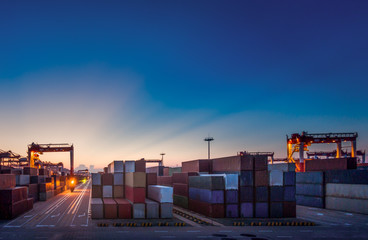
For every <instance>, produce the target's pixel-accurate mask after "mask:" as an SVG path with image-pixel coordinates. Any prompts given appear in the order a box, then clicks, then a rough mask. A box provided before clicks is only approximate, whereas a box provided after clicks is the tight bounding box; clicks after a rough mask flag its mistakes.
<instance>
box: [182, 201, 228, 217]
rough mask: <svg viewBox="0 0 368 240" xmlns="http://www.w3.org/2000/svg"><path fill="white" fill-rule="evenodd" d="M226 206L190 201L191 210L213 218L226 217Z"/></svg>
mask: <svg viewBox="0 0 368 240" xmlns="http://www.w3.org/2000/svg"><path fill="white" fill-rule="evenodd" d="M224 206H225V205H224V204H211V203H206V202H201V201H196V200H192V199H189V209H190V210H192V211H194V212H197V213H200V214H203V215H205V216H208V217H213V218H223V217H225V208H224Z"/></svg>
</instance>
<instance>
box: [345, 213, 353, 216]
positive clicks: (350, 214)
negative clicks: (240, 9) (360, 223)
mask: <svg viewBox="0 0 368 240" xmlns="http://www.w3.org/2000/svg"><path fill="white" fill-rule="evenodd" d="M345 215H348V216H353V214H352V213H345Z"/></svg>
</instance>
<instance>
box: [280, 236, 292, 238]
mask: <svg viewBox="0 0 368 240" xmlns="http://www.w3.org/2000/svg"><path fill="white" fill-rule="evenodd" d="M277 237H278V238H292V236H277Z"/></svg>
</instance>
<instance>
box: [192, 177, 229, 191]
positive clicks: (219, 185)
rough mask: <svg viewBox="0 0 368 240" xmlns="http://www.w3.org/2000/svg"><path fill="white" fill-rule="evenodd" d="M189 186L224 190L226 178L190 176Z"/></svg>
mask: <svg viewBox="0 0 368 240" xmlns="http://www.w3.org/2000/svg"><path fill="white" fill-rule="evenodd" d="M189 187H194V188H203V189H209V190H224V189H225V179H224V178H223V177H222V176H190V177H189Z"/></svg>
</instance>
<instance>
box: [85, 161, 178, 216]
mask: <svg viewBox="0 0 368 240" xmlns="http://www.w3.org/2000/svg"><path fill="white" fill-rule="evenodd" d="M107 171H108V172H109V171H110V172H109V173H104V174H96V173H94V174H92V200H91V210H92V218H121V219H129V218H136V219H139V218H159V217H161V218H171V217H172V188H170V187H163V186H156V184H157V173H156V172H153V173H147V174H146V167H145V161H144V160H139V161H125V162H123V161H114V162H112V163H110V164H109V166H108V167H107ZM147 186H149V188H148V189H147ZM157 189H160V191H159V193H157V194H156V195H155V192H156V191H157ZM167 189H171V194H170V193H169V195H167V193H166V194H164V193H165V190H166V192H167V191H168V190H167ZM101 191H102V192H101ZM148 195H150V196H151V197H149V198H151V199H148V198H146V196H148ZM152 198H155V199H152ZM167 199H171V202H167Z"/></svg>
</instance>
